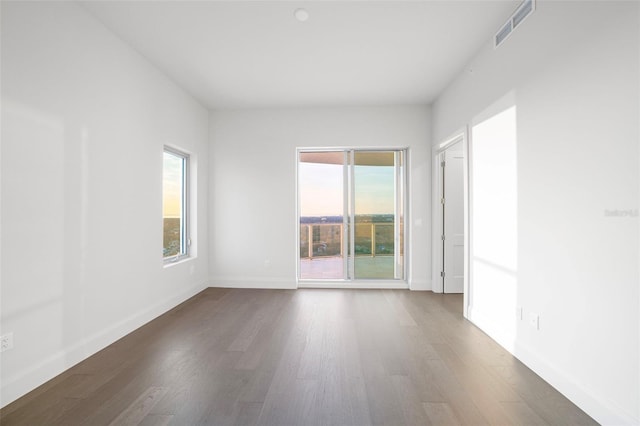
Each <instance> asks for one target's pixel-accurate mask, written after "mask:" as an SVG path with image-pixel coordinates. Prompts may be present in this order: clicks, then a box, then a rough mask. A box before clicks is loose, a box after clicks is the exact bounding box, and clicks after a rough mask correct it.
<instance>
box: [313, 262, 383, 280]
mask: <svg viewBox="0 0 640 426" xmlns="http://www.w3.org/2000/svg"><path fill="white" fill-rule="evenodd" d="M393 259H394V257H393V256H375V257H371V256H359V257H356V260H355V273H356V278H361V279H362V278H365V279H366V278H369V279H393V277H394V269H393V267H394V264H393ZM343 268H344V267H343V262H342V257H340V256H334V257H316V258H313V259H301V260H300V278H301V279H305V280H308V279H317V280H340V279H342V278H343Z"/></svg>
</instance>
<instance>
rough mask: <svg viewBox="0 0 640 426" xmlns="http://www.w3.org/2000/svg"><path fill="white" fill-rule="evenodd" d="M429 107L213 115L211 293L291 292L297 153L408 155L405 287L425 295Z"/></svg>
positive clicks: (427, 274)
mask: <svg viewBox="0 0 640 426" xmlns="http://www.w3.org/2000/svg"><path fill="white" fill-rule="evenodd" d="M429 116H430V111H429V108H427V107H414V106H407V107H387V108H332V109H301V110H288V109H287V110H250V111H226V112H213V113H212V114H211V120H210V123H211V130H210V135H211V146H210V166H211V173H210V177H211V181H210V193H209V197H210V208H209V213H210V214H209V229H210V243H209V245H210V264H209V265H210V271H211V283H212V285H214V286H250V287H265V286H267V287H275V288H294V287H295V286H296V255H297V250H296V247H297V241H296V161H297V159H296V148H297V147H409V150H410V153H409V155H410V162H411V163H410V168H409V170H410V173H409V186H410V202H411V206H410V220H411V226H410V227H408V228H409V232H410V251H409V253H410V256H411V258H410V259H409V262H410V263H409V267H410V272H409V276H410V285H411V288H412V289H430V288H431V285H430V273H431V271H430V267H429V264H430V256H431V250H430V245H431V242H430V238H431V235H430V229H429V228H430V226H429V224H430V221H431V213H430V208H431V207H430V204H431V203H430V193H431V189H430V183H429V182H430V173H431V167H430V155H431V154H430V148H429V145H430V139H429V136H430V123H429Z"/></svg>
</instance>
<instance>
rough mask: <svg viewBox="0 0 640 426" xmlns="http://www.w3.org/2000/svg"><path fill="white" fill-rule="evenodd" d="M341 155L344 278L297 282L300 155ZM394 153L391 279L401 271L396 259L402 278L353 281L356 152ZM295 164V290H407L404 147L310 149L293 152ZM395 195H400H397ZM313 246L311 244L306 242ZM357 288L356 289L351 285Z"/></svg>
mask: <svg viewBox="0 0 640 426" xmlns="http://www.w3.org/2000/svg"><path fill="white" fill-rule="evenodd" d="M340 151H341V152H343V153H344V163H343V179H344V180H343V187H344V188H345V191H344V192H345V193H344V194H343V207H344V211H343V221H342V232H343V236H344V235H347V233H348V238H344V237H343V241H342V256H343V278H342V279H321V278H317V279H306V278H305V279H303V278H300V273H301V271H300V260H301V256H300V217H301V204H300V186H299V184H300V182H299V179H300V177H299V174H300V170H299V166H300V154H302V153H313V152H340ZM360 151H364V152H378V151H379V152H393V153H394V185H395V191H396V194H395V195H396V196H395V200H394V204H395V208H394V247H395V248H394V272H393V273H394V277H396V276H398V272H399V271H398V269H399V268H400V265H399V260H398V257H400V256H401V257H402V271H401V272H402V278H384V279H367V278H362V279H358V278H356V277H355V197H354V191H355V179H354V176H353V167H354V166H355V164H354V162H355V153H356V152H360ZM399 153H401V154H402V167H398V157H399ZM295 155H296V157H295V161H296V176H295V191H296V193H295V203H296V207H295V208H296V224H295V226H296V232H295V244H296V256H295V259H296V269H295V270H296V283H297V287H298V288H362V289H366V288H392V289H395V288H398V289H408V288H409V277H408V273H409V256H408V250H409V235H408V234H409V233H408V230H409V229H410V227H409V226H408V224H409V223H410V222H409V203H410V202H409V173H408V168H409V167H408V166H409V148H407V147H311V148H300V147H299V148H296V153H295ZM398 191H402V192H400V193H398ZM399 210H401V211H402V218H401V219H402V223H403V225H404V226H403V227H402V230H403V231H404V235H403V236H402V247H400V241H399V240H400V239H401V238H400V236H399V235H400V234H399V233H398V231H399V228H400V220H399V219H400V216H399V214H398V213H399ZM309 244H312V242H309ZM354 284H357V285H354Z"/></svg>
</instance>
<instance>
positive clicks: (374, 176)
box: [299, 162, 394, 216]
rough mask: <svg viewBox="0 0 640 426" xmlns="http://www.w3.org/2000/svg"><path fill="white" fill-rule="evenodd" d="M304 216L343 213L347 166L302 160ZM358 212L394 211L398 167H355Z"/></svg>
mask: <svg viewBox="0 0 640 426" xmlns="http://www.w3.org/2000/svg"><path fill="white" fill-rule="evenodd" d="M299 166H300V168H299V185H300V215H301V216H341V215H342V210H343V209H342V205H343V182H342V181H343V166H342V165H340V164H321V163H306V162H300V163H299ZM354 169H355V170H354V174H355V187H356V214H388V213H393V212H394V168H393V167H382V166H355V167H354Z"/></svg>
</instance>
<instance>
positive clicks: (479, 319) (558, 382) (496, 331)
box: [468, 307, 640, 426]
mask: <svg viewBox="0 0 640 426" xmlns="http://www.w3.org/2000/svg"><path fill="white" fill-rule="evenodd" d="M468 319H469V320H470V321H471V322H473V323H474V324H475V325H476V326H477V327H478V328H480V329H481V330H482V331H484V332H485V333H487V335H488V336H489V337H491V338H492V339H493V340H495V341H496V342H497V343H498V344H499V345H500V346H502V347H503V348H505V349H506V350H507V351H509V352H510V353H511V354H512V355H513V356H515V357H516V358H518V359H519V360H520V361H521V362H522V363H523V364H524V365H526V366H527V367H529V368H530V369H531V370H533V371H534V372H535V373H536V374H537V375H539V376H540V377H542V378H543V379H544V380H545V381H546V382H548V383H549V384H550V385H551V386H553V387H554V388H556V389H557V390H558V392H560V393H561V394H562V395H564V396H565V397H566V398H567V399H569V400H570V401H571V402H573V403H574V404H576V405H577V406H578V407H580V409H582V410H583V411H584V412H585V413H587V414H588V415H589V416H591V417H592V418H593V419H595V420H596V421H597V422H598V423H600V424H602V425H605V426H606V425H611V426H623V425H639V424H640V419H638V418H635V417H634V415H633V414H630V413H625V412H624V411H623V410H622V409H621V408H620V407H618V406H617V404H615V403H614V402H613V401H611V400H609V398H607V397H606V396H605V395H602V394H601V393H600V392H598V391H597V390H595V389H592V388H589V387H587V386H585V385H583V384H580V383H578V382H577V381H576V380H574V379H573V378H571V377H569V376H568V375H567V374H566V373H564V372H563V371H561V370H560V369H558V368H556V367H555V366H554V365H553V364H552V363H550V362H549V361H548V360H546V359H543V358H542V357H540V356H539V355H538V354H537V353H536V351H535V350H534V348H531V347H529V346H526V345H524V344H523V343H522V342H520V341H519V340H518V339H517V337H516V336H515V335H513V334H512V333H508V332H505V331H504V330H503V327H501V326H500V324H496V323H495V321H492V320H491V319H490V317H489V316H487V315H483V314H482V313H481V312H479V311H478V310H477V309H472V307H469V318H468Z"/></svg>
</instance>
